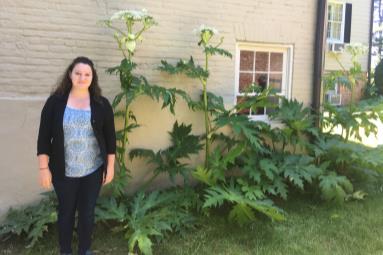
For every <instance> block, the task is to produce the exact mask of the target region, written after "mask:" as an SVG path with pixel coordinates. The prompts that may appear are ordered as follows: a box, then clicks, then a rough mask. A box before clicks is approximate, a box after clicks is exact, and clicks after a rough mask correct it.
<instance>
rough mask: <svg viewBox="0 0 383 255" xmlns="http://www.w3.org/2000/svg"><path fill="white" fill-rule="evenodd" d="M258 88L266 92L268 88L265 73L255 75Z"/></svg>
mask: <svg viewBox="0 0 383 255" xmlns="http://www.w3.org/2000/svg"><path fill="white" fill-rule="evenodd" d="M254 82H255V83H256V84H257V85H258V86H260V87H261V88H262V90H264V89H265V88H267V74H265V73H256V74H255V81H254Z"/></svg>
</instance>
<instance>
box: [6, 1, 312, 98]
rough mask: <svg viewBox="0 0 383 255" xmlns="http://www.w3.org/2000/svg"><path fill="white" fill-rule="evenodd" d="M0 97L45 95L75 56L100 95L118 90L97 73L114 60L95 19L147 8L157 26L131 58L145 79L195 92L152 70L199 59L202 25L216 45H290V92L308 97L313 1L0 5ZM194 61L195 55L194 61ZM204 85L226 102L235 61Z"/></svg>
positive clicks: (215, 69) (216, 63)
mask: <svg viewBox="0 0 383 255" xmlns="http://www.w3.org/2000/svg"><path fill="white" fill-rule="evenodd" d="M0 4H1V6H0V8H1V9H0V36H1V40H0V58H1V62H0V96H16V97H25V96H28V97H30V96H46V95H47V94H48V93H49V91H50V90H51V89H52V87H53V86H54V83H55V81H56V79H57V77H58V76H59V75H60V74H61V72H62V71H63V67H65V66H66V65H67V64H68V62H69V61H70V60H71V59H73V58H74V57H75V56H77V55H87V56H89V57H91V58H92V59H94V61H95V62H96V64H97V68H98V70H99V73H100V81H101V84H102V87H103V88H104V91H105V92H106V93H107V94H112V93H114V92H115V91H116V89H117V88H118V84H117V83H116V79H114V78H113V77H112V78H111V77H109V76H107V75H105V74H104V70H105V69H106V68H107V67H110V66H113V65H115V64H117V63H119V61H120V59H121V56H120V53H119V52H118V51H117V50H116V44H115V42H114V40H113V38H112V34H111V32H110V31H109V30H107V29H106V28H104V27H102V26H100V25H97V21H98V20H100V19H103V18H105V17H108V16H110V15H111V14H112V13H113V12H115V11H117V10H120V9H125V8H146V9H148V11H149V13H150V14H152V15H153V16H154V17H155V19H156V20H157V21H158V23H159V25H158V26H156V27H154V28H152V29H151V31H150V32H148V33H147V34H145V35H144V36H145V37H144V41H143V43H142V44H141V45H140V46H139V48H140V50H139V51H138V52H137V55H136V61H137V62H138V63H139V64H140V66H139V67H140V71H141V72H143V73H145V75H147V76H148V77H149V78H150V79H151V81H153V82H156V83H161V84H162V85H168V86H174V85H177V86H185V87H188V88H189V89H190V90H193V88H194V87H198V88H199V85H198V84H195V85H194V84H193V83H192V82H190V81H187V80H185V81H182V85H181V84H169V81H168V80H167V77H166V76H165V77H164V75H162V74H160V73H158V72H157V71H153V68H154V67H155V66H156V65H158V63H159V61H160V59H162V58H167V59H170V60H171V59H174V60H175V59H176V58H178V57H185V58H186V57H188V56H189V55H191V54H193V55H196V56H197V60H199V59H201V58H202V55H201V54H200V51H199V49H198V48H197V47H196V42H197V38H196V36H195V35H194V34H193V33H192V30H193V29H194V28H196V27H198V26H199V25H200V24H202V23H204V24H207V25H211V26H214V27H216V28H217V29H219V30H220V32H221V34H222V35H223V36H224V37H225V42H224V44H223V47H224V48H226V49H228V50H230V51H231V52H233V53H234V52H235V43H236V41H238V40H240V41H249V42H266V43H285V44H293V45H294V52H295V55H294V70H293V95H294V96H295V97H297V98H298V99H300V100H302V101H305V102H306V103H307V102H308V101H309V100H310V98H311V74H312V73H311V68H310V67H311V66H312V55H313V40H314V37H313V36H314V21H315V9H316V1H315V0H308V1H300V0H295V1H286V2H285V1H282V2H281V1H270V0H262V1H241V2H240V4H238V2H237V1H228V0H226V1H209V2H206V1H201V0H196V1H176V0H169V1H129V2H126V1H101V0H83V1H70V0H67V1H63V0H50V1H42V0H40V1H35V0H33V1H32V0H22V1H21V0H12V1H11V0H0ZM198 57H199V58H198ZM211 68H212V73H213V75H212V77H211V81H210V88H211V90H212V91H214V92H217V93H219V94H221V95H222V96H224V98H225V100H226V102H232V98H233V93H234V86H233V84H234V59H233V60H228V59H223V58H218V57H217V58H214V59H213V60H212V64H211Z"/></svg>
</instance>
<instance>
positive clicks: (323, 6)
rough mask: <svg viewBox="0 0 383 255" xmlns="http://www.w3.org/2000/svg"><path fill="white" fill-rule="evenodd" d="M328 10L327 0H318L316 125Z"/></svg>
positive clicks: (315, 74) (313, 99)
mask: <svg viewBox="0 0 383 255" xmlns="http://www.w3.org/2000/svg"><path fill="white" fill-rule="evenodd" d="M326 11H327V0H318V6H317V19H316V29H315V31H316V32H315V45H314V74H313V94H312V109H313V111H314V113H315V116H317V117H316V120H315V124H316V126H319V113H320V110H321V109H320V107H321V93H322V72H323V63H324V49H323V47H324V42H325V36H324V35H325V27H326V23H325V20H326Z"/></svg>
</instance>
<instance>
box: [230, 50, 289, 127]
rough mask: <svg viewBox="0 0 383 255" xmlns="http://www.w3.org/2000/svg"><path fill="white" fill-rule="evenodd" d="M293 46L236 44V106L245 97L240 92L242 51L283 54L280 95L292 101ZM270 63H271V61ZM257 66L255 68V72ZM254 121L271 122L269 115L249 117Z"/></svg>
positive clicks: (254, 94)
mask: <svg viewBox="0 0 383 255" xmlns="http://www.w3.org/2000/svg"><path fill="white" fill-rule="evenodd" d="M293 49H294V48H293V45H290V44H288V45H286V44H268V43H248V42H238V43H237V44H236V51H235V52H236V54H235V91H234V105H236V104H237V97H238V96H244V93H240V92H239V73H240V70H239V68H240V57H241V54H240V52H241V50H245V51H254V52H257V51H259V52H265V51H266V52H267V51H268V52H276V53H278V52H279V53H283V66H282V86H281V92H279V93H277V94H278V95H281V96H284V97H286V98H287V99H291V94H292V92H291V91H292V69H293V53H294V52H293ZM269 56H270V55H269ZM269 62H270V61H269ZM254 71H255V65H254V66H253V72H254ZM256 94H257V93H247V94H246V95H247V96H256ZM248 116H249V118H250V119H252V120H261V121H265V122H271V120H270V118H269V117H268V115H267V114H266V113H265V114H263V115H248Z"/></svg>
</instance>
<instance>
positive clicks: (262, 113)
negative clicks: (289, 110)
mask: <svg viewBox="0 0 383 255" xmlns="http://www.w3.org/2000/svg"><path fill="white" fill-rule="evenodd" d="M264 114H265V108H264V107H258V108H257V109H256V111H255V113H253V114H252V115H264Z"/></svg>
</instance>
